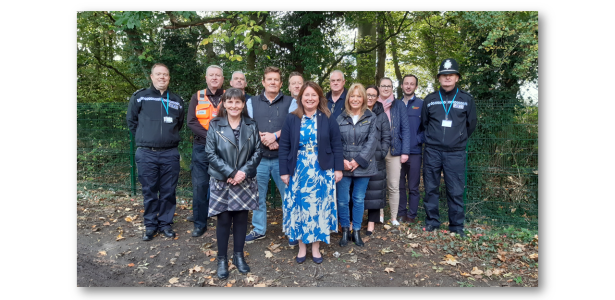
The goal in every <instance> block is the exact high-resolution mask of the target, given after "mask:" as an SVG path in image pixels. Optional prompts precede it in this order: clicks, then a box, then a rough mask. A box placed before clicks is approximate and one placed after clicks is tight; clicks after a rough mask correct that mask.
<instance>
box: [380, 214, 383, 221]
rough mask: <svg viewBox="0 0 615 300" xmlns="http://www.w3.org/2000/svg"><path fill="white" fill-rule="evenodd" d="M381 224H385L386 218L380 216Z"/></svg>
mask: <svg viewBox="0 0 615 300" xmlns="http://www.w3.org/2000/svg"><path fill="white" fill-rule="evenodd" d="M380 223H384V216H383V215H380Z"/></svg>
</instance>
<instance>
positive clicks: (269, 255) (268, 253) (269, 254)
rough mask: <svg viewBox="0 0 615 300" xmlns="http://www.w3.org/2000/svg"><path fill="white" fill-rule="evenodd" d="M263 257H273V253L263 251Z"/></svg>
mask: <svg viewBox="0 0 615 300" xmlns="http://www.w3.org/2000/svg"><path fill="white" fill-rule="evenodd" d="M265 257H266V258H270V257H273V254H272V253H271V251H265Z"/></svg>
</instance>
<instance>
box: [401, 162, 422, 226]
mask: <svg viewBox="0 0 615 300" xmlns="http://www.w3.org/2000/svg"><path fill="white" fill-rule="evenodd" d="M421 156H422V155H421V154H410V155H409V156H408V161H406V162H405V163H403V164H401V171H400V173H399V174H400V175H399V208H398V210H397V216H398V217H401V216H406V217H408V218H411V219H414V218H416V213H417V211H418V208H419V200H420V199H421V196H420V194H419V182H420V181H421ZM406 181H408V190H409V191H410V193H409V195H408V194H407V193H406Z"/></svg>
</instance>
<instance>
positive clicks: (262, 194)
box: [252, 157, 286, 235]
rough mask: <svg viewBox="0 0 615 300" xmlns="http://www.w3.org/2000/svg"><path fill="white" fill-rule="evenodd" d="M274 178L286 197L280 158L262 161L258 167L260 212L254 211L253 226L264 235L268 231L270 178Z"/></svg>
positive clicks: (255, 230) (281, 192)
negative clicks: (281, 175)
mask: <svg viewBox="0 0 615 300" xmlns="http://www.w3.org/2000/svg"><path fill="white" fill-rule="evenodd" d="M270 176H271V177H273V181H274V182H275V185H276V186H277V187H278V191H280V195H282V197H284V193H285V192H286V184H284V182H283V181H282V179H281V178H280V161H279V160H278V158H277V157H276V158H266V157H263V158H262V159H261V162H260V164H258V167H256V182H257V183H258V210H254V211H252V225H253V226H254V232H256V233H258V234H262V235H264V234H265V232H266V231H267V190H268V189H269V177H270Z"/></svg>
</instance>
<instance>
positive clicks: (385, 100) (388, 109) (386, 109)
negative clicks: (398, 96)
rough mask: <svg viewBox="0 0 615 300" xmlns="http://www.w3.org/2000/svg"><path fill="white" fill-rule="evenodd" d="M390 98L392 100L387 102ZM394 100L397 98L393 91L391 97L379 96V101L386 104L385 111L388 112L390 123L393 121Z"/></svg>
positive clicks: (383, 104)
mask: <svg viewBox="0 0 615 300" xmlns="http://www.w3.org/2000/svg"><path fill="white" fill-rule="evenodd" d="M388 100H391V101H389V102H388V103H387V101H388ZM394 100H395V98H394V97H393V93H391V96H389V98H387V99H384V100H383V99H382V98H380V97H378V102H380V103H382V106H384V113H386V114H387V117H389V123H391V105H393V101H394ZM391 126H393V124H391Z"/></svg>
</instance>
